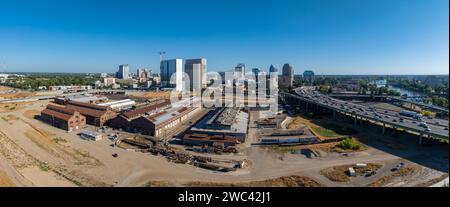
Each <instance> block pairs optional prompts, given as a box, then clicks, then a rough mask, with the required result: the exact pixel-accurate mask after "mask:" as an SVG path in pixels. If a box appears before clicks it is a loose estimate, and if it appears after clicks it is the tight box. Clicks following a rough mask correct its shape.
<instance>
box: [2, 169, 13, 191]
mask: <svg viewBox="0 0 450 207" xmlns="http://www.w3.org/2000/svg"><path fill="white" fill-rule="evenodd" d="M13 186H14V183H13V182H12V181H11V179H10V178H9V176H8V175H6V173H5V172H3V171H2V170H1V169H0V187H13Z"/></svg>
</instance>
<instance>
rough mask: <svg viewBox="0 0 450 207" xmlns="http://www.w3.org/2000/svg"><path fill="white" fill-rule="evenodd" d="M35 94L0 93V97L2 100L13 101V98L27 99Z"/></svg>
mask: <svg viewBox="0 0 450 207" xmlns="http://www.w3.org/2000/svg"><path fill="white" fill-rule="evenodd" d="M35 95H36V93H31V92H23V93H0V97H1V98H4V99H15V98H28V97H32V96H35Z"/></svg>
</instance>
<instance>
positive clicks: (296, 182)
mask: <svg viewBox="0 0 450 207" xmlns="http://www.w3.org/2000/svg"><path fill="white" fill-rule="evenodd" d="M144 186H146V187H170V186H177V185H175V184H173V183H170V182H167V181H166V182H164V181H151V182H148V183H147V184H145V185H144ZM180 186H186V187H325V185H323V184H322V183H319V182H317V181H315V180H313V179H311V178H308V177H305V176H297V175H292V176H283V177H279V178H274V179H268V180H262V181H251V182H240V183H221V182H201V181H197V182H188V183H183V184H181V185H180Z"/></svg>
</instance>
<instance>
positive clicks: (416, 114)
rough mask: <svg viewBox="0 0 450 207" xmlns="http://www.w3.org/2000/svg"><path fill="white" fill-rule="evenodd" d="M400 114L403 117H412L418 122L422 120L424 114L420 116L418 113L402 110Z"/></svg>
mask: <svg viewBox="0 0 450 207" xmlns="http://www.w3.org/2000/svg"><path fill="white" fill-rule="evenodd" d="M398 114H399V115H402V116H407V117H411V118H414V119H416V120H422V114H418V113H416V112H414V111H408V110H402V111H400V112H399V113H398Z"/></svg>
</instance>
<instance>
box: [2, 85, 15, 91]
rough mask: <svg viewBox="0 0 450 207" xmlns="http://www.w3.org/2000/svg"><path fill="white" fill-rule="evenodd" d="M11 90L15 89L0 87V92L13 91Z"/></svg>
mask: <svg viewBox="0 0 450 207" xmlns="http://www.w3.org/2000/svg"><path fill="white" fill-rule="evenodd" d="M11 90H14V88H11V87H8V86H0V91H11Z"/></svg>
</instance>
